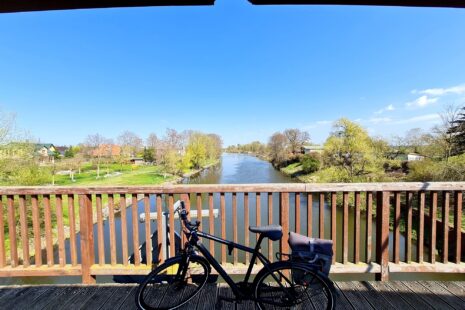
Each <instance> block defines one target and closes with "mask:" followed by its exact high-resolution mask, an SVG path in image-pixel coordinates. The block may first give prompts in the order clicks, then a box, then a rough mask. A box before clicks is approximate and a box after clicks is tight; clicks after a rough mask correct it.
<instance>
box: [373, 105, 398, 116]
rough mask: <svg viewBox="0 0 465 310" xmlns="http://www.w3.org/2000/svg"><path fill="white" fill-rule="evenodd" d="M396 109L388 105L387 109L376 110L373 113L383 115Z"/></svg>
mask: <svg viewBox="0 0 465 310" xmlns="http://www.w3.org/2000/svg"><path fill="white" fill-rule="evenodd" d="M395 109H396V108H395V107H394V105H393V104H390V105H388V106H387V107H384V108H382V109H381V110H378V111H376V112H375V114H376V115H379V114H383V113H384V112H387V111H394V110H395Z"/></svg>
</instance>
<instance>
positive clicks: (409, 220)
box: [405, 192, 413, 263]
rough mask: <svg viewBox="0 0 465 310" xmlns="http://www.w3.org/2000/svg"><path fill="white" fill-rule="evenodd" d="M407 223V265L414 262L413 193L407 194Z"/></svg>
mask: <svg viewBox="0 0 465 310" xmlns="http://www.w3.org/2000/svg"><path fill="white" fill-rule="evenodd" d="M406 211H407V223H406V231H407V238H406V239H405V242H406V243H407V246H406V247H405V260H406V262H407V263H409V262H411V261H412V212H413V193H411V192H408V193H407V208H406Z"/></svg>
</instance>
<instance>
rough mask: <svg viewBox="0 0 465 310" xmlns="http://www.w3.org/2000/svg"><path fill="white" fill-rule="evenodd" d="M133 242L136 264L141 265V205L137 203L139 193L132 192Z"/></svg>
mask: <svg viewBox="0 0 465 310" xmlns="http://www.w3.org/2000/svg"><path fill="white" fill-rule="evenodd" d="M131 210H132V244H133V247H132V249H133V251H134V265H136V266H139V265H140V251H139V219H138V217H139V206H138V203H137V194H132V208H131Z"/></svg>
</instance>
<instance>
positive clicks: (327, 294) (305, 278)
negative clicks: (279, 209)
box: [136, 201, 334, 310]
mask: <svg viewBox="0 0 465 310" xmlns="http://www.w3.org/2000/svg"><path fill="white" fill-rule="evenodd" d="M174 207H175V212H178V213H179V218H180V221H181V227H182V230H183V232H184V234H185V236H186V238H187V242H186V244H185V247H184V249H183V250H181V251H180V253H179V254H178V255H177V256H175V257H172V258H169V259H167V260H166V261H165V262H164V263H163V264H161V265H160V266H158V267H157V268H155V269H154V270H153V271H152V272H151V273H150V274H149V275H147V277H146V278H145V279H144V281H143V282H142V283H141V284H140V286H139V288H138V290H137V293H136V304H137V306H138V308H139V309H146V310H149V309H176V308H178V307H180V306H182V305H184V304H186V303H187V302H189V300H191V299H192V298H194V297H195V296H196V295H197V294H198V293H199V292H200V290H201V289H202V288H203V287H204V286H205V283H206V282H207V280H208V279H209V278H210V272H211V267H213V268H214V269H215V270H216V271H217V272H218V274H219V275H220V276H222V277H223V279H224V280H225V281H226V283H227V284H228V285H229V286H230V287H231V289H232V292H233V294H234V296H235V298H234V302H236V305H237V303H240V302H241V301H243V300H252V301H254V302H255V305H256V307H257V308H258V309H333V305H334V297H333V294H332V291H331V287H332V282H331V281H330V280H329V279H328V278H327V277H326V276H325V275H324V274H322V273H321V272H320V271H319V270H317V268H315V266H314V265H312V264H311V263H308V262H302V261H296V260H293V259H292V255H288V254H281V255H280V258H284V257H287V258H288V259H287V260H281V261H277V262H274V263H271V262H270V261H269V260H268V259H267V258H266V257H265V256H264V255H263V254H262V253H260V244H261V242H262V240H263V239H264V238H269V239H271V240H273V241H276V240H279V239H281V237H282V235H283V233H282V229H281V226H276V225H271V226H261V227H249V230H250V231H251V232H254V233H258V234H259V238H258V241H257V245H256V247H255V248H249V247H246V246H243V245H241V244H237V243H234V242H231V241H228V240H225V239H221V238H218V237H215V236H213V235H209V234H207V233H204V232H201V231H199V226H200V222H199V221H196V222H190V221H189V220H188V218H187V215H188V212H187V211H186V209H185V206H184V202H183V201H177V202H176V204H175V206H174ZM200 238H206V239H210V240H213V241H215V242H219V243H222V244H225V245H227V246H228V250H229V253H231V252H232V250H233V249H239V250H242V251H245V252H249V253H252V259H251V261H250V264H249V266H248V269H247V273H246V275H245V278H244V280H243V281H241V282H238V283H236V282H234V281H233V280H232V279H231V277H230V276H229V275H228V274H227V272H226V271H225V270H224V269H223V268H222V267H221V265H220V264H219V263H218V261H217V260H216V259H215V258H214V257H213V256H212V255H211V254H210V252H209V251H208V250H207V249H206V248H205V246H204V245H203V244H202V243H201V241H200ZM200 254H201V255H200ZM257 259H258V260H260V261H261V262H262V264H263V268H262V269H261V270H260V271H259V272H258V273H257V275H256V276H255V277H254V279H253V280H252V279H251V273H252V267H253V266H254V264H255V262H256V260H257Z"/></svg>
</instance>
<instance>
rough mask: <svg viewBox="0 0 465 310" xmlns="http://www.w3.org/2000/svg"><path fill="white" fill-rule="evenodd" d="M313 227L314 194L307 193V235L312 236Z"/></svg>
mask: <svg viewBox="0 0 465 310" xmlns="http://www.w3.org/2000/svg"><path fill="white" fill-rule="evenodd" d="M312 228H313V194H312V193H307V236H309V237H312Z"/></svg>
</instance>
